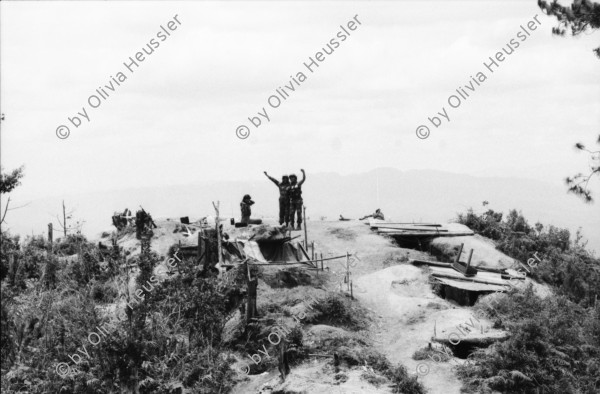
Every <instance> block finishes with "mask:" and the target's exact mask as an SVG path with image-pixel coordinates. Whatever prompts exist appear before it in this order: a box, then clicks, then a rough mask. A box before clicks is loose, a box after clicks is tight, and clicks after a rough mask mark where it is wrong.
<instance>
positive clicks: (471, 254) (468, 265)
mask: <svg viewBox="0 0 600 394" xmlns="http://www.w3.org/2000/svg"><path fill="white" fill-rule="evenodd" d="M471 257H473V249H471V251H470V252H469V260H468V261H467V269H466V271H465V272H467V273H468V272H469V267H470V266H471Z"/></svg>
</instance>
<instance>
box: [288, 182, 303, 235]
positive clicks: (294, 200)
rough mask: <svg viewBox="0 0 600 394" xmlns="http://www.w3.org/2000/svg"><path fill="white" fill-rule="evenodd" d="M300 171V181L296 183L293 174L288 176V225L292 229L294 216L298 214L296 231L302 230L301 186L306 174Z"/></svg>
mask: <svg viewBox="0 0 600 394" xmlns="http://www.w3.org/2000/svg"><path fill="white" fill-rule="evenodd" d="M300 171H302V180H301V181H300V182H298V177H297V176H296V175H295V174H292V175H290V224H291V226H292V229H293V228H294V216H295V214H296V212H298V227H297V228H296V230H302V202H303V201H302V184H303V183H304V181H305V180H306V174H305V173H304V170H300Z"/></svg>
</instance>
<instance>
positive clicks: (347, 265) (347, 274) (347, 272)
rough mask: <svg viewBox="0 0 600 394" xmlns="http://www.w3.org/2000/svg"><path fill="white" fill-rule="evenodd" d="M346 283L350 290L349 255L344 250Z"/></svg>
mask: <svg viewBox="0 0 600 394" xmlns="http://www.w3.org/2000/svg"><path fill="white" fill-rule="evenodd" d="M346 283H347V285H348V291H350V256H349V255H348V252H346Z"/></svg>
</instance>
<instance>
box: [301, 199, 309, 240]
mask: <svg viewBox="0 0 600 394" xmlns="http://www.w3.org/2000/svg"><path fill="white" fill-rule="evenodd" d="M302 216H304V245H305V246H306V249H308V231H307V230H306V207H305V206H304V205H303V206H302Z"/></svg>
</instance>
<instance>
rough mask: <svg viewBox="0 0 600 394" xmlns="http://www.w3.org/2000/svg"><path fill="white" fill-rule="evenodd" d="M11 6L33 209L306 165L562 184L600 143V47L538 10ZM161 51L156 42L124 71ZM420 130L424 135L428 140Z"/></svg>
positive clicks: (10, 99) (10, 35)
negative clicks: (78, 196)
mask: <svg viewBox="0 0 600 394" xmlns="http://www.w3.org/2000/svg"><path fill="white" fill-rule="evenodd" d="M0 11H1V23H0V24H1V28H0V29H1V67H2V70H1V71H2V75H1V78H2V79H1V100H2V101H1V104H2V107H1V110H2V112H3V113H4V114H5V116H6V120H5V121H3V122H2V130H1V143H2V146H1V153H2V165H3V167H5V168H6V169H10V168H13V167H16V166H19V165H21V164H24V165H25V166H26V177H25V178H24V181H23V185H22V187H21V188H20V190H19V195H20V196H21V197H22V198H35V197H43V196H54V195H62V194H63V193H77V192H88V191H96V190H111V189H122V188H126V187H129V186H135V187H138V186H154V185H167V184H186V183H192V182H199V181H205V180H214V179H231V180H237V179H245V178H254V179H257V178H259V177H262V171H264V170H267V171H269V172H270V173H272V174H273V175H275V176H279V175H280V174H281V173H283V172H291V171H295V172H299V169H300V168H305V169H306V171H307V173H310V172H313V173H314V172H330V171H331V172H338V173H341V174H348V173H356V172H363V171H368V170H370V169H373V168H375V167H384V166H386V167H395V168H398V169H402V170H409V169H438V170H445V171H450V172H457V173H466V174H472V175H492V176H507V177H514V176H518V177H529V178H535V179H540V180H544V181H548V182H551V183H559V182H562V179H563V178H564V177H565V176H567V175H571V174H573V173H576V172H579V171H582V170H585V169H586V168H587V163H588V160H587V159H586V156H585V155H583V154H577V153H576V152H575V151H574V150H573V149H572V146H573V145H574V143H575V142H578V141H581V142H584V143H587V144H589V145H592V144H593V143H594V141H595V139H596V138H597V136H598V131H599V130H600V78H599V73H600V68H599V65H600V63H599V60H598V59H597V58H596V57H595V56H594V55H593V53H592V52H591V50H592V49H593V48H595V47H597V46H598V44H599V42H598V41H599V40H598V38H599V37H600V34H599V33H597V32H596V33H595V34H591V35H585V36H582V37H578V38H572V37H565V38H560V37H555V36H552V35H551V29H552V27H553V26H555V25H556V22H555V20H554V19H552V18H549V17H546V16H545V15H543V14H542V12H541V11H540V10H539V8H538V7H537V2H536V1H535V0H521V1H501V2H491V1H440V2H435V1H419V2H416V1H414V2H408V1H406V2H405V1H401V2H343V3H342V2H303V3H295V2H277V3H275V2H264V3H258V2H255V3H249V2H245V3H238V2H225V3H206V2H203V3H199V2H161V3H155V2H143V3H142V2H127V3H125V2H64V3H63V2H18V3H17V2H4V1H3V2H2V3H0ZM536 14H537V15H539V17H538V19H539V21H540V22H541V26H537V30H535V31H533V32H531V36H527V38H526V40H525V41H522V42H521V41H519V42H520V45H519V48H517V49H516V50H515V51H514V53H512V54H511V55H509V56H506V59H505V60H504V61H503V62H501V63H499V67H497V68H496V67H494V72H493V73H491V72H489V71H487V70H486V68H485V66H484V65H483V62H484V61H485V62H487V63H489V59H488V58H489V57H490V56H494V55H495V53H496V52H497V51H499V50H501V48H502V47H504V46H505V45H506V44H507V43H508V42H509V41H510V40H511V39H515V38H516V37H517V32H519V31H520V29H521V28H520V25H526V24H527V22H528V21H530V20H532V19H533V17H534V16H535V15H536ZM175 15H177V19H178V20H179V21H180V23H181V24H180V25H177V30H175V31H170V34H171V35H170V36H168V37H167V38H166V40H164V41H161V40H160V39H158V37H157V33H158V32H159V31H162V29H161V28H160V25H163V26H164V27H165V28H167V23H168V22H169V21H172V20H173V18H174V16H175ZM356 15H357V17H356V18H357V19H358V20H359V21H360V22H361V24H360V25H355V27H356V26H357V28H356V30H354V31H350V33H351V35H350V36H349V37H347V39H346V40H345V41H343V42H341V43H340V42H339V39H338V43H339V44H340V45H339V47H338V48H336V49H335V51H334V52H333V53H332V54H331V55H325V59H324V61H323V62H322V63H319V67H314V66H313V71H314V72H313V73H311V72H310V71H308V70H307V69H306V67H305V66H304V65H303V62H310V60H309V57H313V58H315V54H316V52H318V51H321V48H322V47H323V46H326V44H327V43H329V42H330V40H331V39H332V38H335V37H336V35H337V33H338V32H339V31H340V30H341V29H340V27H339V26H340V25H341V24H344V25H345V26H347V23H348V21H350V20H352V19H353V18H354V17H355V16H356ZM346 29H347V30H348V28H346ZM151 39H155V40H156V41H155V42H158V43H159V46H158V47H157V48H155V50H154V52H153V53H152V54H151V55H146V56H145V60H144V61H143V62H138V64H139V67H138V68H134V72H130V71H129V70H127V68H126V67H125V65H124V64H123V63H124V62H126V61H127V63H130V61H129V60H128V59H129V57H130V56H131V57H135V55H136V53H137V52H139V51H142V48H143V47H146V44H149V43H150V40H151ZM517 41H518V40H517ZM133 67H135V66H133ZM480 71H483V72H484V73H485V75H486V76H487V79H486V80H485V81H484V82H482V83H481V84H480V86H477V85H473V86H474V88H475V91H469V90H466V91H467V92H468V93H469V97H468V98H467V99H466V100H462V103H461V105H460V107H458V108H450V107H449V105H448V102H447V100H448V97H449V96H450V95H452V94H456V92H455V89H457V88H458V87H463V90H465V89H466V88H465V87H464V85H468V84H469V83H470V82H471V81H472V79H471V76H473V77H475V75H476V74H477V73H478V72H480ZM119 72H123V74H124V75H125V77H126V78H127V79H126V80H124V81H122V82H121V83H120V85H117V84H116V83H114V82H113V88H114V92H112V91H110V90H108V88H104V91H106V92H107V93H108V94H109V97H108V98H106V99H103V100H102V101H101V104H100V106H99V107H98V108H95V109H93V108H90V104H89V103H88V98H89V97H90V95H92V94H96V95H97V93H96V89H97V88H98V87H104V86H105V85H109V86H110V82H111V81H112V77H114V78H115V79H116V80H118V79H117V74H118V73H119ZM298 72H303V73H304V74H305V76H306V80H305V81H304V82H299V81H298V82H299V83H298V84H296V83H293V81H292V85H291V86H293V87H294V89H295V91H294V92H289V91H288V90H286V92H288V93H289V97H287V99H286V100H285V101H284V100H282V103H281V105H280V106H279V107H278V108H272V107H270V106H269V104H268V103H267V100H268V98H269V96H271V95H273V94H277V93H276V91H275V89H277V88H279V87H283V86H284V84H288V86H290V76H293V77H294V78H296V76H297V73H298ZM94 100H95V99H92V104H94V105H97V104H96V101H94ZM273 100H274V99H272V101H273ZM273 102H274V101H273ZM82 107H84V108H85V110H86V111H87V115H88V116H89V118H90V120H89V121H88V120H86V119H85V118H83V117H81V116H79V117H80V119H81V120H82V124H81V125H80V126H79V127H78V128H76V127H74V126H73V125H72V124H71V123H70V122H69V121H68V117H72V116H74V115H77V112H81V111H82ZM263 107H264V108H266V110H267V114H268V116H269V118H270V121H269V122H267V121H266V119H264V118H261V119H262V125H261V126H260V127H258V128H254V126H252V125H251V124H250V122H249V121H248V117H249V116H258V115H257V112H258V111H261V110H262V109H263ZM442 107H445V108H446V110H447V113H448V115H449V117H450V121H449V122H448V121H446V120H445V119H444V121H443V122H442V124H441V126H440V127H439V128H437V129H436V128H435V127H433V126H432V125H431V124H430V123H429V122H428V121H427V118H428V117H431V116H434V115H436V112H438V111H442ZM438 116H439V115H438ZM242 124H244V125H246V126H249V127H250V130H251V135H250V136H249V138H247V139H245V140H242V139H239V138H237V137H236V134H235V130H236V127H238V126H239V125H242ZM421 124H425V125H428V126H429V127H430V129H431V135H430V137H429V138H427V139H419V138H417V137H416V134H415V129H416V127H417V126H419V125H421ZM59 125H67V126H68V127H69V128H70V136H69V137H68V138H67V139H59V138H57V136H56V128H57V127H58V126H59ZM597 183H598V182H596V184H597Z"/></svg>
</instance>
